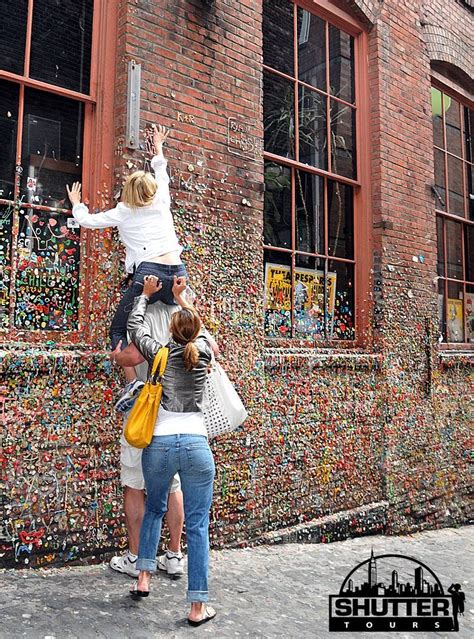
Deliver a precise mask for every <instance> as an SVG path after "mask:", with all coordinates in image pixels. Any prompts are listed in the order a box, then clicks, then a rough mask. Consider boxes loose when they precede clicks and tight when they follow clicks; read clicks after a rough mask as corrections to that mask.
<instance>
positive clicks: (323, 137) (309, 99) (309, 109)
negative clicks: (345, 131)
mask: <svg viewBox="0 0 474 639" xmlns="http://www.w3.org/2000/svg"><path fill="white" fill-rule="evenodd" d="M298 111H299V129H298V134H299V143H300V148H299V151H300V153H299V156H300V162H302V163H303V164H309V165H311V166H315V167H317V168H319V169H327V167H328V155H327V150H328V145H327V127H326V98H325V97H324V96H322V95H321V94H320V93H317V92H316V91H311V89H308V88H307V87H306V86H300V87H299V104H298Z"/></svg>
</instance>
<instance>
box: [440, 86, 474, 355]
mask: <svg viewBox="0 0 474 639" xmlns="http://www.w3.org/2000/svg"><path fill="white" fill-rule="evenodd" d="M432 109H433V131H434V144H435V149H434V170H435V179H434V182H435V188H434V192H435V207H436V211H437V233H438V275H439V277H440V281H439V291H438V299H439V313H440V331H441V334H442V337H443V339H444V340H445V341H447V342H455V343H461V342H466V341H467V342H472V341H473V339H472V334H471V332H470V331H471V329H470V326H471V324H470V323H471V320H472V317H471V309H472V305H471V302H472V291H473V285H474V187H473V165H472V130H473V121H474V120H473V111H472V110H471V109H470V108H469V107H468V106H467V105H463V104H462V102H461V101H459V100H457V99H455V98H454V97H453V96H451V95H449V94H447V93H445V92H444V91H442V90H441V89H438V88H433V89H432ZM452 216H456V218H458V220H459V221H455V220H454V219H453V218H452Z"/></svg>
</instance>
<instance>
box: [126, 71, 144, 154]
mask: <svg viewBox="0 0 474 639" xmlns="http://www.w3.org/2000/svg"><path fill="white" fill-rule="evenodd" d="M141 77H142V65H141V64H137V63H136V62H135V60H130V62H129V63H128V85H127V129H126V132H125V139H126V143H125V144H126V146H127V147H128V148H129V149H138V147H139V144H140V89H141Z"/></svg>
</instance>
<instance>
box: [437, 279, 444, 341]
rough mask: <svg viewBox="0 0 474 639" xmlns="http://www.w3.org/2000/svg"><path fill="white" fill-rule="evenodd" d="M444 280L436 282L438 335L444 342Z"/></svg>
mask: <svg viewBox="0 0 474 639" xmlns="http://www.w3.org/2000/svg"><path fill="white" fill-rule="evenodd" d="M444 285H445V280H441V279H440V280H438V317H439V333H440V336H441V337H442V340H443V341H444V342H445V341H446V304H445V302H446V295H445V288H444Z"/></svg>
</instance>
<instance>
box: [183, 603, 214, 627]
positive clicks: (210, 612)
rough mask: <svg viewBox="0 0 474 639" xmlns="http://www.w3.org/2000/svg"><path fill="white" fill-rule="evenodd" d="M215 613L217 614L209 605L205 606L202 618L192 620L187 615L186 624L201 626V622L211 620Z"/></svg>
mask: <svg viewBox="0 0 474 639" xmlns="http://www.w3.org/2000/svg"><path fill="white" fill-rule="evenodd" d="M216 615H217V612H216V611H215V610H214V608H211V607H210V606H206V607H205V608H204V616H203V618H202V619H200V620H199V621H192V620H191V619H189V617H188V624H189V625H190V626H201V625H202V624H203V623H207V622H208V621H211V619H214V617H215V616H216Z"/></svg>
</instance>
